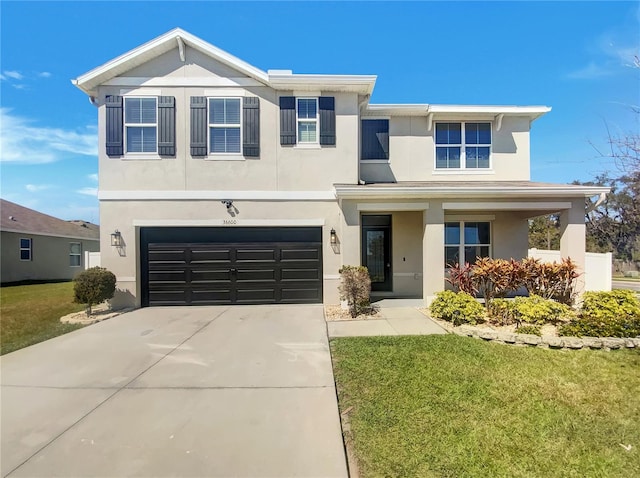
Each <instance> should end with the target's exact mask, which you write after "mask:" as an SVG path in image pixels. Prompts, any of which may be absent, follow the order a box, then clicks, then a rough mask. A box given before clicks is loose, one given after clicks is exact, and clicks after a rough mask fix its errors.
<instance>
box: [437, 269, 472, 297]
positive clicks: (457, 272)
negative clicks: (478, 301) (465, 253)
mask: <svg viewBox="0 0 640 478" xmlns="http://www.w3.org/2000/svg"><path fill="white" fill-rule="evenodd" d="M445 280H446V281H447V282H448V283H449V284H451V285H452V286H453V287H455V289H456V291H461V292H466V293H467V294H469V295H476V294H477V293H478V289H477V287H476V284H475V282H474V280H473V267H472V266H470V265H469V263H468V262H466V263H465V264H464V265H463V266H461V265H460V264H458V263H457V262H456V263H455V264H453V265H452V266H450V268H449V277H447V278H446V279H445Z"/></svg>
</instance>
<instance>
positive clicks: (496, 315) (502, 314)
mask: <svg viewBox="0 0 640 478" xmlns="http://www.w3.org/2000/svg"><path fill="white" fill-rule="evenodd" d="M489 317H491V318H492V319H493V320H494V321H496V322H498V323H499V324H500V325H510V324H513V323H514V321H515V320H514V315H513V301H512V300H509V299H503V298H497V299H493V300H492V301H491V305H490V306H489Z"/></svg>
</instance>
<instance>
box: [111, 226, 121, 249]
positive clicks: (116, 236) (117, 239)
mask: <svg viewBox="0 0 640 478" xmlns="http://www.w3.org/2000/svg"><path fill="white" fill-rule="evenodd" d="M111 245H112V246H113V247H122V234H120V231H118V230H117V229H116V230H115V231H114V232H112V233H111Z"/></svg>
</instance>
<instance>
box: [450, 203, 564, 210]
mask: <svg viewBox="0 0 640 478" xmlns="http://www.w3.org/2000/svg"><path fill="white" fill-rule="evenodd" d="M442 209H445V210H446V209H448V210H450V211H451V210H453V211H463V210H464V211H479V210H480V211H485V210H498V211H521V210H537V209H558V210H560V209H571V203H570V202H445V203H442Z"/></svg>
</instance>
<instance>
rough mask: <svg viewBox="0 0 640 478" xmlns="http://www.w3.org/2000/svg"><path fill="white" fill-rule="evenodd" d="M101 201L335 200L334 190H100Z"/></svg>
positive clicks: (99, 197)
mask: <svg viewBox="0 0 640 478" xmlns="http://www.w3.org/2000/svg"><path fill="white" fill-rule="evenodd" d="M98 199H100V200H101V201H191V200H202V199H211V200H216V199H217V200H224V199H231V200H233V201H240V200H244V201H335V200H336V195H335V193H334V192H333V191H175V190H167V191H143V190H137V191H99V192H98Z"/></svg>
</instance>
